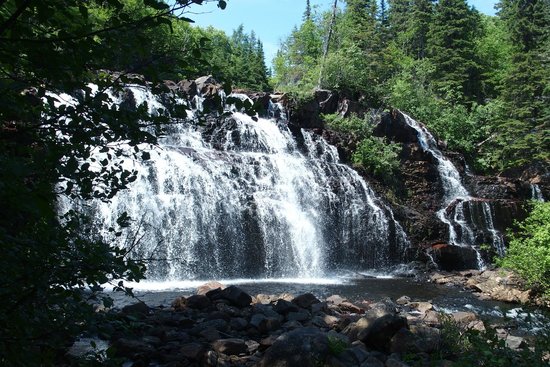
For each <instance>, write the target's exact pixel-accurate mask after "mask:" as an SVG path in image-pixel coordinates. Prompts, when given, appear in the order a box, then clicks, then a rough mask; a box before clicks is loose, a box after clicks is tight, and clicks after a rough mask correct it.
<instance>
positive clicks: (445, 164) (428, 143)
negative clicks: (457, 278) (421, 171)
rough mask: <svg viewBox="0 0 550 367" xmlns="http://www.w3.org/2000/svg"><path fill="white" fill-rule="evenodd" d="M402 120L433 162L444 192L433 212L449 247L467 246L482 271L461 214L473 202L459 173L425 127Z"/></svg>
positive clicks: (496, 241) (498, 238)
mask: <svg viewBox="0 0 550 367" xmlns="http://www.w3.org/2000/svg"><path fill="white" fill-rule="evenodd" d="M403 116H404V117H405V122H406V123H407V125H409V126H410V127H412V128H413V129H414V130H416V132H417V136H418V141H419V143H420V146H421V148H422V149H423V150H424V151H426V152H429V153H430V154H431V155H432V156H433V157H434V158H435V159H436V160H437V169H438V173H439V177H440V179H441V183H442V186H443V190H444V200H443V205H442V209H441V210H439V211H438V212H437V217H438V218H439V219H440V220H441V221H442V222H443V223H445V224H446V225H447V226H448V228H449V243H451V244H453V245H456V246H471V247H472V248H473V249H474V250H475V251H476V254H477V263H478V267H479V268H480V269H481V268H484V267H485V264H484V261H483V260H482V258H481V255H480V253H479V251H478V250H477V248H476V247H475V246H474V245H475V236H474V228H472V227H471V223H472V220H470V221H468V220H467V218H466V216H465V213H464V204H465V203H466V202H469V201H471V200H472V199H473V198H472V197H471V196H470V194H469V193H468V190H466V188H465V187H464V185H462V182H461V179H460V173H459V172H458V170H457V169H456V167H455V166H454V164H453V163H452V162H451V161H450V160H449V159H447V158H446V157H445V156H444V155H443V153H442V152H441V151H440V150H439V148H438V147H437V142H436V140H435V138H434V137H433V135H432V134H431V133H430V132H429V131H428V130H427V129H426V127H425V126H423V125H422V124H419V123H418V122H417V121H415V120H414V119H412V118H411V117H409V116H407V115H406V114H403ZM453 205H454V213H455V214H454V216H453V217H449V214H448V213H450V212H452V210H449V208H450V207H451V206H453ZM486 206H487V207H488V206H489V204H488V203H483V212H484V216H485V223H486V229H487V230H488V231H489V232H490V233H491V235H492V237H493V246H494V247H495V249H496V250H497V252H498V253H499V254H501V253H502V252H503V251H504V250H503V248H504V243H503V240H502V235H501V234H500V233H499V232H498V231H497V230H496V229H495V227H494V225H493V216H492V212H491V209H490V207H489V208H488V210H487V209H486ZM457 228H458V229H459V233H458V232H457Z"/></svg>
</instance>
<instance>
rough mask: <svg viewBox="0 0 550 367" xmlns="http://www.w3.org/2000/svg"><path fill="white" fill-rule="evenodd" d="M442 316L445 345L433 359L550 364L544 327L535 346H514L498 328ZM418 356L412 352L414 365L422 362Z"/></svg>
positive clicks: (495, 365) (463, 363)
mask: <svg viewBox="0 0 550 367" xmlns="http://www.w3.org/2000/svg"><path fill="white" fill-rule="evenodd" d="M440 317H441V318H442V329H441V338H442V345H441V351H440V353H439V355H433V356H432V359H433V360H434V361H433V362H434V363H436V361H437V360H442V359H445V360H451V361H452V363H453V364H452V365H453V366H457V367H472V366H479V367H482V366H487V367H488V366H491V367H506V366H509V365H511V364H513V365H514V366H522V367H523V366H525V367H527V366H540V367H544V366H548V363H547V362H546V361H545V360H544V355H545V351H547V350H548V347H550V345H549V344H548V341H549V340H550V339H548V333H549V332H550V331H549V330H547V329H546V330H541V331H540V332H539V333H538V335H537V336H536V339H535V346H534V348H533V349H530V348H522V349H520V350H513V349H510V348H509V347H507V346H506V342H505V340H504V339H502V338H499V336H498V334H497V332H496V330H495V328H493V327H491V326H488V325H485V328H486V330H485V331H478V330H474V329H464V328H463V327H462V326H461V325H459V324H457V323H456V322H455V321H454V320H453V319H452V318H451V317H449V316H446V315H440ZM416 358H417V357H416V356H409V357H408V358H407V362H409V363H410V364H411V365H413V366H419V365H423V364H422V363H423V362H422V361H418V360H417V359H416Z"/></svg>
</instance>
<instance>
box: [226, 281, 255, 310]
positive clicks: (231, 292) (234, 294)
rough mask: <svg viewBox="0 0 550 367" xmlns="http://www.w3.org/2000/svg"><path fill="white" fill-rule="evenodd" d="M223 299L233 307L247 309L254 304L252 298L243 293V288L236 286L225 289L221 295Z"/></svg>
mask: <svg viewBox="0 0 550 367" xmlns="http://www.w3.org/2000/svg"><path fill="white" fill-rule="evenodd" d="M219 297H220V298H221V299H225V300H228V301H229V302H230V303H231V304H232V305H234V306H236V307H241V308H242V307H247V306H250V304H251V303H252V297H251V296H250V295H249V294H248V293H246V292H245V291H243V290H242V289H241V288H239V287H236V286H234V285H232V286H229V287H227V288H225V289H223V290H222V291H221V292H220V293H219Z"/></svg>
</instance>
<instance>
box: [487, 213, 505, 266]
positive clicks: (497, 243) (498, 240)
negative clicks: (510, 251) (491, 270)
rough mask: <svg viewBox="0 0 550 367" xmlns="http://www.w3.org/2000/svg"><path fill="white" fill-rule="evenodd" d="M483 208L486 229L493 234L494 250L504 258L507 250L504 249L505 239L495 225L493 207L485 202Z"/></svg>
mask: <svg viewBox="0 0 550 367" xmlns="http://www.w3.org/2000/svg"><path fill="white" fill-rule="evenodd" d="M481 205H482V208H483V218H484V219H485V227H486V228H487V229H488V230H489V232H491V235H492V237H493V243H492V245H493V248H494V249H495V250H496V251H497V254H498V256H501V257H502V256H504V255H506V248H505V247H504V239H503V237H502V234H501V233H500V232H499V231H497V230H496V229H495V225H494V223H493V213H492V211H491V206H490V205H489V203H487V202H483V203H482V204H481Z"/></svg>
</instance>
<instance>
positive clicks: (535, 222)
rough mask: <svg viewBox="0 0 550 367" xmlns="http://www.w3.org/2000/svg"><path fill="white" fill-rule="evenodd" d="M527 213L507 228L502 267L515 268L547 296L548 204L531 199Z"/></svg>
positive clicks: (549, 260) (549, 279)
mask: <svg viewBox="0 0 550 367" xmlns="http://www.w3.org/2000/svg"><path fill="white" fill-rule="evenodd" d="M532 205H533V208H532V211H531V213H530V214H529V216H528V217H527V218H526V219H525V221H523V222H522V223H517V224H516V228H517V229H516V231H510V232H509V236H510V245H509V247H508V251H507V254H506V256H505V257H504V258H502V259H501V260H499V262H498V264H499V265H500V266H502V267H505V268H509V269H511V270H514V271H516V272H517V273H518V274H519V275H520V276H521V277H522V278H523V279H524V280H525V281H526V283H527V285H528V286H530V287H535V288H538V289H540V291H541V292H542V293H543V295H544V296H545V297H547V298H550V203H548V202H533V203H532Z"/></svg>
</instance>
